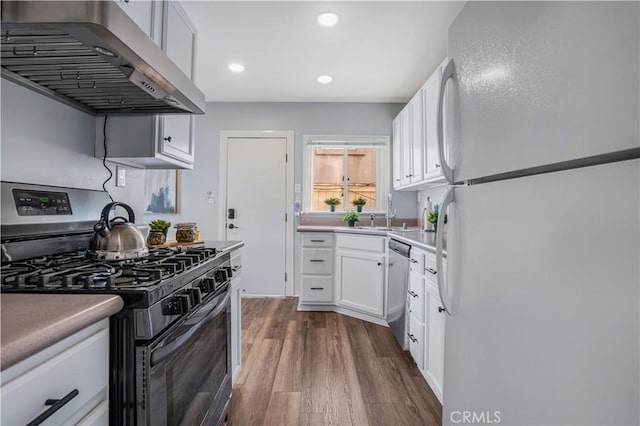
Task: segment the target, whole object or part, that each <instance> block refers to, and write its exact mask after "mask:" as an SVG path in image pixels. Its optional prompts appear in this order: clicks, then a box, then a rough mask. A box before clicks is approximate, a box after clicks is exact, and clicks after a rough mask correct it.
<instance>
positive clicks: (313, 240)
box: [302, 232, 333, 247]
mask: <svg viewBox="0 0 640 426" xmlns="http://www.w3.org/2000/svg"><path fill="white" fill-rule="evenodd" d="M302 246H303V247H333V234H330V233H328V232H324V233H321V234H308V233H303V234H302Z"/></svg>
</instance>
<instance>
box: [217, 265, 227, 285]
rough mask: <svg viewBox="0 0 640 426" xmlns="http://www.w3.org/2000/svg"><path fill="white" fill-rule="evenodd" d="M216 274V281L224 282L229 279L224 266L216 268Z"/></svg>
mask: <svg viewBox="0 0 640 426" xmlns="http://www.w3.org/2000/svg"><path fill="white" fill-rule="evenodd" d="M214 275H215V277H216V282H218V283H221V284H222V283H223V282H225V281H227V279H228V278H227V271H226V270H225V269H223V268H219V269H216V270H215V271H214Z"/></svg>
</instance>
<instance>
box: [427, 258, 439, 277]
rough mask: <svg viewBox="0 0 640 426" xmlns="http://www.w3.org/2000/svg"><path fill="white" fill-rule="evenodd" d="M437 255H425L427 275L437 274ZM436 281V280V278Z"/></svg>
mask: <svg viewBox="0 0 640 426" xmlns="http://www.w3.org/2000/svg"><path fill="white" fill-rule="evenodd" d="M436 271H437V269H436V255H435V254H433V253H425V256H424V272H425V275H427V276H428V275H434V276H435V274H436ZM434 279H435V278H434Z"/></svg>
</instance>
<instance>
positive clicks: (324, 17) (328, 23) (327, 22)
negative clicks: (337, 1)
mask: <svg viewBox="0 0 640 426" xmlns="http://www.w3.org/2000/svg"><path fill="white" fill-rule="evenodd" d="M337 23H338V15H336V14H335V13H333V12H325V13H321V14H320V15H318V24H320V25H322V26H323V27H333V26H334V25H335V24H337Z"/></svg>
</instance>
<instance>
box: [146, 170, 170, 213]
mask: <svg viewBox="0 0 640 426" xmlns="http://www.w3.org/2000/svg"><path fill="white" fill-rule="evenodd" d="M144 212H145V214H146V213H177V212H178V171H177V170H146V171H145V174H144Z"/></svg>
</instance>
